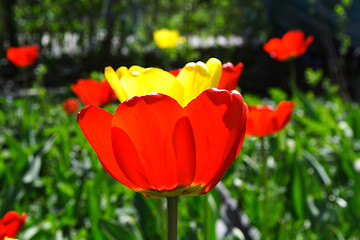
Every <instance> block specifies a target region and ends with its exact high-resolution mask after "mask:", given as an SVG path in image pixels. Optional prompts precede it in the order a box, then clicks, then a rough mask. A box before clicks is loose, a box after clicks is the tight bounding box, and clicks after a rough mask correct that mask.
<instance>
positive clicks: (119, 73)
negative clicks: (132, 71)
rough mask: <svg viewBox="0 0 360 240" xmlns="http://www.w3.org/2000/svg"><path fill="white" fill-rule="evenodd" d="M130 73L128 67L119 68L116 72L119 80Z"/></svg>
mask: <svg viewBox="0 0 360 240" xmlns="http://www.w3.org/2000/svg"><path fill="white" fill-rule="evenodd" d="M127 71H128V69H127V67H124V66H122V67H119V68H118V69H117V70H116V75H117V76H118V78H119V80H120V79H121V78H122V77H123V76H124V75H125V74H126V72H127Z"/></svg>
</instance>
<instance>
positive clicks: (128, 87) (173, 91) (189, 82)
mask: <svg viewBox="0 0 360 240" xmlns="http://www.w3.org/2000/svg"><path fill="white" fill-rule="evenodd" d="M220 76H221V62H220V61H219V60H218V59H216V58H211V59H209V60H208V61H207V62H206V64H205V63H203V62H197V63H194V62H190V63H188V64H186V65H185V67H184V68H183V69H182V70H181V71H180V72H179V74H178V75H177V76H176V77H175V76H174V75H172V74H171V73H169V72H166V71H164V70H162V69H159V68H142V67H139V66H132V67H130V68H129V69H127V68H126V67H120V68H118V69H117V70H116V72H115V71H114V69H113V68H112V67H107V68H106V69H105V78H106V79H107V81H108V82H109V84H110V86H111V87H112V88H113V89H114V91H115V94H116V96H117V97H118V99H119V100H120V102H124V101H125V100H126V99H128V98H130V97H133V96H139V95H145V94H148V93H152V92H157V93H163V94H166V95H168V96H170V97H172V98H174V99H176V100H177V102H178V103H179V104H180V105H181V106H183V107H185V106H186V105H187V104H188V103H189V102H190V101H191V100H192V99H194V98H196V97H197V96H198V95H199V94H200V93H201V92H203V91H204V90H206V89H208V88H212V87H216V86H217V85H218V83H219V80H220Z"/></svg>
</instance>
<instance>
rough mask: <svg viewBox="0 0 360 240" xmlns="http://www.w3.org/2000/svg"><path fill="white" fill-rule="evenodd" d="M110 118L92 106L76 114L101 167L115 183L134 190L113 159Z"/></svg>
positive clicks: (109, 114)
mask: <svg viewBox="0 0 360 240" xmlns="http://www.w3.org/2000/svg"><path fill="white" fill-rule="evenodd" d="M112 118H113V115H112V114H111V113H108V112H106V111H105V110H103V109H102V108H99V107H96V106H94V105H88V106H86V107H84V108H83V109H82V110H81V112H80V113H78V122H79V126H80V128H81V130H82V132H83V133H84V135H85V137H86V139H87V140H88V142H89V143H90V145H91V146H92V148H93V149H94V150H95V152H96V154H97V156H98V158H99V160H100V163H101V165H102V166H103V167H104V168H105V170H106V171H107V172H108V173H109V174H110V175H111V176H112V177H113V178H115V179H116V180H117V181H119V182H120V183H122V184H124V185H125V186H127V187H129V188H131V189H133V190H136V189H137V186H135V185H134V184H133V183H132V182H130V181H129V179H127V178H126V176H125V175H124V174H123V172H122V170H121V169H120V168H119V166H118V164H117V161H116V159H115V157H114V154H113V149H112V143H111V131H110V130H111V121H112Z"/></svg>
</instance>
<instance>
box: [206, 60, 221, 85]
mask: <svg viewBox="0 0 360 240" xmlns="http://www.w3.org/2000/svg"><path fill="white" fill-rule="evenodd" d="M206 66H207V67H208V69H209V72H210V75H211V86H210V87H211V88H216V87H217V85H218V84H219V81H220V78H221V73H222V64H221V62H220V60H219V59H217V58H210V59H209V60H208V61H207V62H206Z"/></svg>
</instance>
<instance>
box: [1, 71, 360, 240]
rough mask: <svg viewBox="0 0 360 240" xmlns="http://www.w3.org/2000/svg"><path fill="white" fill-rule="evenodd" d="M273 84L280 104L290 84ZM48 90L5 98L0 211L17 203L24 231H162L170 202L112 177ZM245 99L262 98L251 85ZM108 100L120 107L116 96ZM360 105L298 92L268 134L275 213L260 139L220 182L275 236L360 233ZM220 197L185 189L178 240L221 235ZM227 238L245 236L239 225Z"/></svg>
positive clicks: (99, 235) (139, 235) (30, 235)
mask: <svg viewBox="0 0 360 240" xmlns="http://www.w3.org/2000/svg"><path fill="white" fill-rule="evenodd" d="M310 74H313V75H314V76H317V73H310ZM271 92H272V94H270V95H272V96H274V102H272V101H270V100H268V103H270V104H272V105H275V103H276V102H278V100H279V96H282V95H283V94H284V93H282V92H281V90H276V89H275V90H274V89H273V90H272V91H271ZM46 98H47V99H48V100H47V101H44V100H43V99H42V97H33V98H30V99H29V100H28V101H27V102H26V101H25V100H24V99H21V98H19V99H10V98H6V99H5V98H2V99H1V100H0V106H1V108H0V109H1V111H0V131H1V132H2V133H3V134H2V135H1V136H0V182H1V188H0V210H1V213H0V215H3V214H4V213H5V212H6V211H8V210H13V209H15V210H17V211H23V212H26V213H27V215H28V218H27V221H26V224H25V226H24V228H23V230H22V231H21V233H20V235H19V238H20V239H24V240H26V239H49V238H54V237H55V236H56V238H57V239H165V237H166V207H165V203H164V201H163V200H159V199H149V198H146V197H144V196H142V195H141V194H138V193H134V192H133V191H131V190H129V189H127V188H126V187H124V186H122V185H121V184H120V183H118V182H116V181H115V180H114V179H113V178H111V176H109V175H108V174H107V173H106V172H105V170H104V169H103V168H102V167H101V165H100V163H99V161H98V159H97V157H96V154H95V153H94V151H93V150H92V148H91V147H90V145H89V144H88V143H87V141H86V140H85V138H84V136H83V134H82V132H81V130H80V129H79V127H78V125H77V121H76V117H75V116H68V115H66V114H65V113H63V111H62V108H61V104H60V99H58V98H57V97H56V96H49V95H46ZM245 99H250V100H251V99H252V100H251V101H252V102H257V103H261V102H262V103H264V101H261V100H260V99H258V98H257V97H256V96H250V95H247V94H245ZM26 103H27V104H26ZM106 109H107V110H108V111H110V112H114V111H115V109H116V105H111V106H108V107H107V108H106ZM359 113H360V108H359V107H358V105H356V104H350V103H344V102H343V101H342V100H341V99H340V98H338V97H335V96H333V97H332V98H331V99H329V100H326V99H325V98H320V99H316V98H314V96H313V94H306V95H301V94H300V95H299V97H298V98H297V99H295V109H294V113H293V116H292V120H291V122H290V124H289V125H288V126H287V127H286V128H285V129H284V130H283V131H281V132H280V133H279V134H277V135H274V136H270V137H267V138H266V141H265V143H266V145H265V146H266V151H267V156H268V163H269V165H268V169H269V172H268V175H269V183H268V188H269V190H268V192H269V196H268V198H269V203H270V204H269V209H268V210H269V212H270V213H271V214H270V217H269V219H264V216H263V213H262V210H261V209H262V207H261V204H262V198H263V196H262V180H261V177H260V172H261V168H262V166H261V163H260V161H259V157H260V156H259V148H260V144H259V143H260V141H259V139H257V138H256V137H248V138H246V139H245V141H244V145H243V147H242V151H241V153H240V156H239V157H238V159H237V160H236V161H235V162H234V164H233V165H232V166H231V167H230V169H229V170H228V171H227V173H226V175H225V176H224V178H223V182H224V184H225V185H226V187H227V188H228V189H229V190H230V192H231V195H232V197H233V198H234V199H236V201H237V203H238V205H239V206H240V207H241V208H242V210H243V211H244V212H245V213H246V214H247V215H248V216H249V218H250V222H251V224H252V225H254V226H255V227H257V228H258V229H261V226H262V224H263V222H264V221H268V226H269V228H270V229H269V231H268V232H269V234H270V235H269V237H270V238H271V239H299V238H303V239H334V238H339V239H342V238H343V239H356V236H359V234H360V232H359V229H358V228H357V223H358V219H359V217H360V211H359V208H358V206H359V204H358V203H359V202H360V187H359V186H360V175H359V172H357V171H358V170H356V169H355V168H354V164H355V160H356V159H359V158H360V154H359V152H360V151H359V150H360V125H359V121H358V116H359ZM220 205H221V201H220V199H219V196H218V193H217V191H216V190H213V191H212V192H211V193H209V194H208V195H206V196H201V197H183V198H180V201H179V217H178V219H179V228H178V229H179V230H178V232H179V236H180V239H203V236H205V235H207V236H208V239H217V237H216V227H215V226H216V224H215V223H216V221H217V220H219V219H220ZM205 206H207V208H205ZM206 209H207V210H206ZM205 223H206V224H205ZM279 223H280V224H279ZM164 233H165V235H164ZM236 236H237V237H236ZM227 239H241V233H239V229H237V228H235V229H233V230H231V233H230V235H228V238H227Z"/></svg>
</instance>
